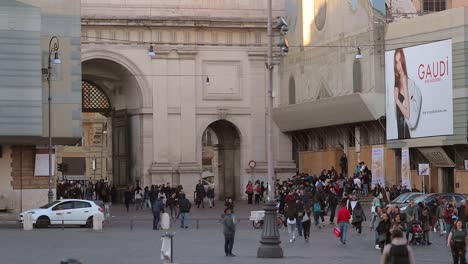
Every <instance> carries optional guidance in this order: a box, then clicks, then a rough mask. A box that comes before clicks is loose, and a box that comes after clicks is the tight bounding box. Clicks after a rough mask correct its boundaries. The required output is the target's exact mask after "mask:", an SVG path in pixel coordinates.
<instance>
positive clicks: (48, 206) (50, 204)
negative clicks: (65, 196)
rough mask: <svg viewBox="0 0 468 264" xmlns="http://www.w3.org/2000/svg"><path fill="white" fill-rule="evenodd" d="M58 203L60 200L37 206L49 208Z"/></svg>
mask: <svg viewBox="0 0 468 264" xmlns="http://www.w3.org/2000/svg"><path fill="white" fill-rule="evenodd" d="M58 203H60V201H55V202H51V203H49V204H46V205H44V206H41V207H39V208H41V209H47V208H50V207H52V206H54V205H56V204H58Z"/></svg>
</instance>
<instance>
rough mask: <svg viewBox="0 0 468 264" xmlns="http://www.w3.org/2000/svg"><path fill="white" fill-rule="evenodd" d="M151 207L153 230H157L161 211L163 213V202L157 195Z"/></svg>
mask: <svg viewBox="0 0 468 264" xmlns="http://www.w3.org/2000/svg"><path fill="white" fill-rule="evenodd" d="M152 209H153V230H158V224H159V220H160V219H161V213H164V203H163V201H162V199H161V197H159V198H158V199H156V201H155V202H154V204H153V205H152Z"/></svg>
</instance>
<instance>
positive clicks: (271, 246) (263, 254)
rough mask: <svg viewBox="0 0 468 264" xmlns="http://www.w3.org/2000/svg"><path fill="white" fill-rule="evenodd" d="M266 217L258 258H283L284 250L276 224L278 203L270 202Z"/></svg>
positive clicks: (267, 205)
mask: <svg viewBox="0 0 468 264" xmlns="http://www.w3.org/2000/svg"><path fill="white" fill-rule="evenodd" d="M264 209H265V217H264V218H263V230H262V238H261V240H260V244H261V245H260V247H259V248H258V251H257V257H258V258H282V257H283V249H282V248H281V247H280V244H281V240H280V235H279V230H278V226H277V223H276V210H277V208H276V202H274V201H269V202H267V203H266V204H265V207H264Z"/></svg>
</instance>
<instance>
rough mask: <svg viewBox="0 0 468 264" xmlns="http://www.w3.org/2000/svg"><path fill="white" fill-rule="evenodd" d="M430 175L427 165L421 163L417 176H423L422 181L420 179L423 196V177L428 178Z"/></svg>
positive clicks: (424, 182)
mask: <svg viewBox="0 0 468 264" xmlns="http://www.w3.org/2000/svg"><path fill="white" fill-rule="evenodd" d="M430 173H431V171H430V168H429V164H428V163H421V164H418V174H419V176H423V179H422V184H423V186H422V188H423V190H422V191H423V193H424V194H425V193H426V179H425V177H424V176H429V175H430Z"/></svg>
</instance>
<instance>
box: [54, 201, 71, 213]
mask: <svg viewBox="0 0 468 264" xmlns="http://www.w3.org/2000/svg"><path fill="white" fill-rule="evenodd" d="M72 208H73V202H64V203H61V204H57V205H56V206H55V207H54V208H53V209H52V211H60V210H68V209H72Z"/></svg>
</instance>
